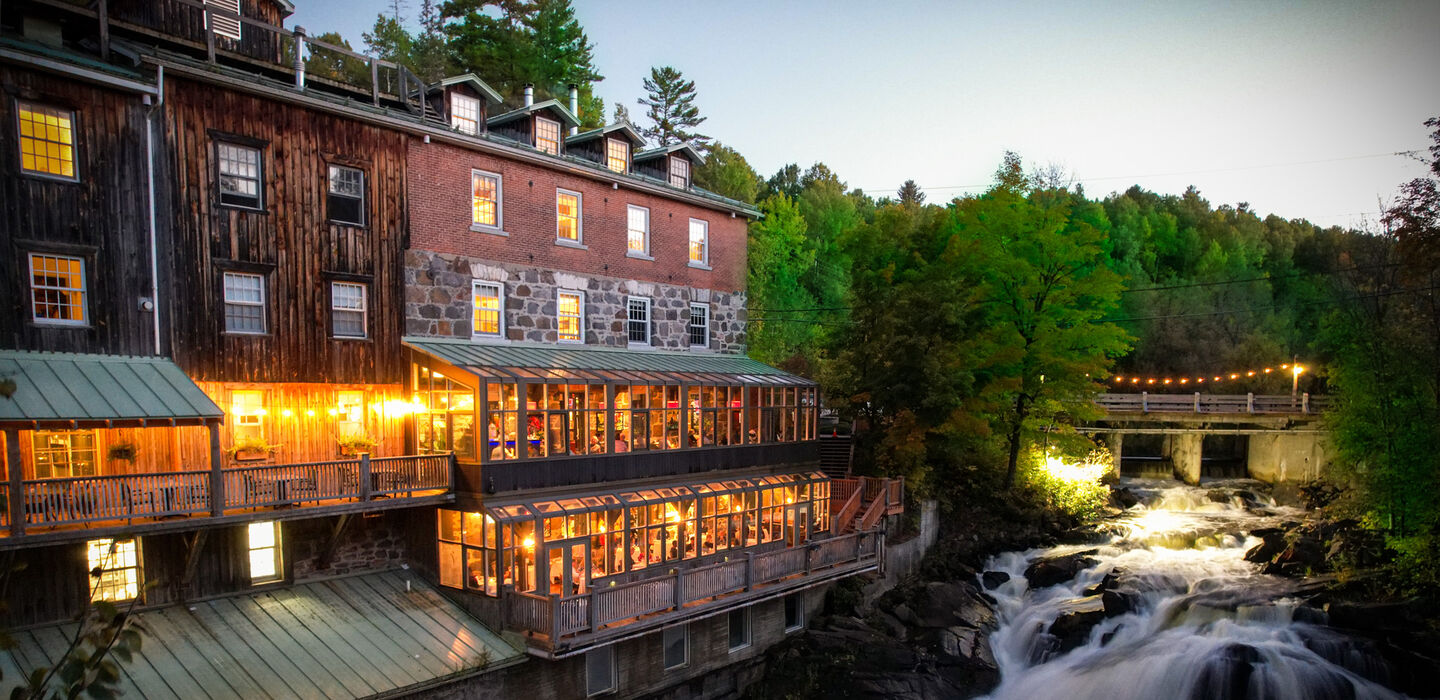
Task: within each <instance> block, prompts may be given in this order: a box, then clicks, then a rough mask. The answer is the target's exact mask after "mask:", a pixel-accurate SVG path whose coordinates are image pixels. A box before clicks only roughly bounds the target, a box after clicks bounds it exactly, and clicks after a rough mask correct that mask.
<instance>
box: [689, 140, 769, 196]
mask: <svg viewBox="0 0 1440 700" xmlns="http://www.w3.org/2000/svg"><path fill="white" fill-rule="evenodd" d="M695 184H696V185H699V186H700V187H702V188H704V189H707V190H710V191H711V192H714V193H715V194H718V195H721V196H723V197H729V198H731V199H737V200H740V201H742V202H745V203H746V204H753V203H754V202H755V195H756V194H758V193H759V192H760V176H759V175H758V174H757V173H756V172H755V169H754V168H751V167H750V164H749V163H747V162H745V156H742V155H740V153H739V152H737V151H736V150H735V149H733V148H730V147H729V146H726V145H724V144H722V143H720V142H719V141H716V142H715V143H712V144H711V145H710V153H709V155H707V156H706V158H705V162H704V163H701V164H700V165H698V166H696V167H695Z"/></svg>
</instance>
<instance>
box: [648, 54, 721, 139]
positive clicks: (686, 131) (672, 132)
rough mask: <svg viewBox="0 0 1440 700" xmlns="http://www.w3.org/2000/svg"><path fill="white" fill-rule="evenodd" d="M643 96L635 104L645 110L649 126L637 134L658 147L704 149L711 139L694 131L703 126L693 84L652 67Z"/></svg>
mask: <svg viewBox="0 0 1440 700" xmlns="http://www.w3.org/2000/svg"><path fill="white" fill-rule="evenodd" d="M645 93H646V96H645V97H642V98H640V99H638V100H636V102H637V103H639V104H640V105H642V106H643V107H645V117H646V118H647V119H649V120H650V126H648V127H644V128H642V129H641V130H640V132H641V133H642V134H644V135H645V138H647V139H649V140H650V141H651V142H653V143H655V144H656V145H660V146H669V145H671V144H676V143H692V144H694V145H695V146H697V147H699V148H702V149H703V148H705V146H706V145H707V144H708V143H709V140H710V137H708V136H705V135H703V134H700V133H699V132H696V131H694V129H695V128H696V127H698V126H700V125H701V124H702V123H704V122H705V117H702V116H700V108H699V107H696V106H695V81H693V80H686V79H685V76H683V75H681V73H680V71H678V70H676V69H674V68H672V67H670V66H660V67H658V68H654V67H652V68H651V69H650V77H648V78H646V79H645Z"/></svg>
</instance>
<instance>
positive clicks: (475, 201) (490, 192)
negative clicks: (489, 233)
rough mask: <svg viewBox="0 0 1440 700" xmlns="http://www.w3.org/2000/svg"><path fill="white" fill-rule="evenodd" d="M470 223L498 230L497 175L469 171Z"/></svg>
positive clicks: (498, 193)
mask: <svg viewBox="0 0 1440 700" xmlns="http://www.w3.org/2000/svg"><path fill="white" fill-rule="evenodd" d="M470 222H471V223H473V224H474V225H476V226H483V227H485V228H500V176H499V175H497V174H495V173H487V172H485V171H483V170H472V171H470Z"/></svg>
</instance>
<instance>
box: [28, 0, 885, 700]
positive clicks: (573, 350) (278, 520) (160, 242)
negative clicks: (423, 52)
mask: <svg viewBox="0 0 1440 700" xmlns="http://www.w3.org/2000/svg"><path fill="white" fill-rule="evenodd" d="M292 11H293V7H292V6H291V5H290V4H289V3H288V2H286V1H285V0H98V1H97V2H92V3H88V4H85V3H68V2H55V1H52V0H19V1H17V2H13V3H7V4H6V10H5V12H4V13H3V14H0V77H3V78H4V83H5V86H6V88H5V89H6V92H7V95H6V96H5V100H4V101H3V103H0V111H3V112H4V113H5V114H6V116H7V118H8V121H7V122H5V123H7V124H11V125H13V128H11V127H7V128H9V129H10V130H8V131H6V133H5V136H4V137H3V138H0V147H3V148H4V149H5V151H6V153H5V155H4V157H3V158H0V168H3V178H0V181H3V185H0V187H3V189H0V192H3V198H4V200H3V201H4V210H5V213H4V216H5V222H6V224H7V225H6V226H5V227H4V228H3V229H0V245H3V246H4V247H5V248H6V249H7V250H9V251H10V252H11V255H9V256H6V258H5V260H8V261H10V262H7V263H5V265H3V266H0V283H3V284H4V285H6V288H7V289H9V290H10V291H11V294H10V295H9V297H8V298H11V299H13V300H14V301H13V302H12V303H10V304H5V305H3V306H0V377H3V378H8V379H10V380H11V381H13V382H14V385H15V391H14V395H13V396H12V397H11V398H10V399H8V400H7V399H0V429H3V436H4V441H5V451H4V454H5V455H6V457H5V464H6V475H7V477H8V483H7V487H6V491H5V494H6V496H7V497H6V499H5V500H4V508H3V509H0V511H3V512H0V523H3V526H4V536H0V551H4V552H8V553H9V554H8V556H10V557H12V558H13V559H14V560H16V561H20V562H23V563H24V564H25V566H24V568H23V569H19V570H16V571H15V572H14V573H12V574H10V575H11V576H12V578H14V579H21V581H20V583H21V584H22V585H17V582H16V581H14V580H12V581H11V582H10V584H9V585H8V586H6V587H5V590H6V591H7V595H8V598H9V599H8V600H7V603H8V613H7V615H8V619H6V620H5V621H4V624H6V625H8V626H9V627H11V628H12V629H18V630H21V631H22V634H21V635H20V636H19V637H18V640H19V642H20V647H19V650H18V652H17V653H15V654H13V655H11V656H10V658H6V659H0V670H3V671H4V672H5V675H4V678H5V681H6V682H13V681H14V679H19V678H21V677H23V676H24V675H26V674H28V673H29V671H30V670H31V669H33V668H35V667H37V666H43V665H46V664H47V663H53V661H54V660H55V654H56V653H57V650H56V645H55V643H54V642H55V640H56V639H57V635H59V636H63V635H64V634H65V630H66V629H68V628H65V627H64V626H63V622H64V621H65V620H68V619H72V618H73V617H74V616H75V615H76V614H78V613H80V612H81V611H83V610H84V609H85V608H86V607H87V606H88V605H89V604H90V603H91V601H94V600H112V601H131V603H132V604H135V605H137V606H139V608H140V609H141V610H143V611H145V613H144V614H145V615H146V618H145V619H154V620H158V621H160V622H158V623H157V624H156V625H154V626H152V627H151V630H152V632H151V633H152V634H154V635H157V636H161V637H163V646H161V647H160V649H159V650H157V651H151V650H152V648H154V647H152V646H150V645H147V646H146V648H145V649H146V651H145V654H144V655H143V658H141V659H139V660H138V661H137V662H136V663H135V664H132V666H131V667H127V669H126V673H127V677H126V679H127V683H128V684H129V685H130V686H131V687H133V688H134V689H135V691H136V692H137V693H139V694H142V695H146V696H149V695H157V696H158V695H175V696H180V697H185V696H187V695H189V694H191V693H190V691H191V690H192V689H194V688H198V687H205V688H207V690H208V689H210V687H211V686H210V685H207V681H206V679H207V678H208V677H209V675H207V672H206V671H205V668H204V667H202V666H200V665H198V661H197V660H201V659H204V660H206V661H205V663H206V664H208V665H209V666H208V668H211V669H212V670H213V671H214V674H212V675H213V676H215V677H216V678H218V679H219V681H221V683H216V685H215V687H217V688H219V687H220V686H221V685H223V688H221V689H220V690H217V691H215V692H214V693H212V694H220V695H231V694H233V695H236V696H241V697H260V696H279V695H285V696H288V695H303V696H309V695H324V696H328V697H348V696H364V695H372V694H417V693H427V692H435V693H440V694H454V693H460V694H467V693H486V692H501V693H505V694H522V693H523V694H536V693H538V694H539V696H541V697H574V696H579V695H599V694H604V693H618V694H621V695H626V696H632V695H639V694H649V693H671V694H675V695H677V696H711V695H716V694H723V693H726V692H733V691H734V690H735V684H736V683H738V681H736V680H734V679H733V678H731V679H730V680H726V681H721V680H717V679H723V678H729V677H728V676H725V675H724V674H717V673H716V671H717V670H720V669H724V668H727V667H731V666H734V665H735V664H736V663H737V662H738V661H741V660H744V659H747V658H749V657H752V656H754V655H756V654H759V653H761V652H762V651H763V649H764V648H765V647H766V646H768V645H769V644H770V643H772V642H774V641H776V640H778V639H780V638H782V637H783V636H784V635H785V634H787V633H789V632H793V631H796V630H799V629H803V627H804V619H805V616H806V614H807V611H809V610H813V608H814V607H815V606H816V605H818V602H819V600H820V597H819V596H820V595H821V594H822V592H823V590H824V589H825V587H826V586H827V585H828V584H829V583H831V582H833V581H835V580H837V579H839V578H843V577H846V576H852V575H855V574H857V573H861V572H866V571H871V570H875V569H877V568H879V567H880V566H881V565H882V562H883V559H884V549H883V547H884V544H883V543H884V537H883V527H882V526H883V524H884V519H885V518H886V516H891V515H894V514H896V513H898V512H899V510H900V507H901V490H900V484H899V483H896V482H886V481H882V480H866V479H849V478H832V477H831V476H827V475H826V474H824V473H822V472H820V471H818V467H817V453H816V431H817V417H818V416H817V412H818V406H819V400H818V399H819V397H818V394H817V388H816V386H815V385H814V383H813V382H810V381H809V380H806V379H804V378H801V377H797V376H793V375H790V374H787V373H785V372H781V371H779V370H776V369H774V368H771V367H768V366H765V365H763V364H761V363H758V362H755V361H753V360H750V359H748V358H746V357H745V356H744V354H743V353H744V343H745V292H744V280H745V243H746V226H747V223H748V221H750V220H753V218H754V217H756V216H758V212H757V211H756V210H755V209H754V208H753V207H750V206H748V205H745V204H743V203H740V202H736V201H733V200H728V199H725V198H723V197H719V196H716V195H714V194H711V193H708V192H705V191H704V190H701V189H700V188H697V187H695V186H694V185H693V183H692V181H691V176H692V173H693V171H694V168H695V167H696V166H698V165H700V164H701V163H702V162H703V156H702V154H701V153H700V152H698V151H697V150H695V149H694V148H692V147H690V146H688V145H684V144H680V145H673V146H668V147H661V148H651V149H648V150H647V149H645V148H644V141H643V139H642V138H641V137H640V136H639V134H638V133H637V132H636V131H635V130H634V128H633V127H631V126H630V125H628V124H625V123H623V122H622V123H617V124H611V125H608V126H606V127H603V128H599V129H592V130H588V131H583V132H581V131H579V129H578V128H577V127H578V125H579V119H577V118H576V116H575V114H574V107H573V100H572V105H571V106H569V107H567V106H566V105H563V104H560V103H559V102H556V101H546V102H540V103H534V102H533V100H532V99H531V98H530V96H529V95H530V93H529V91H528V90H527V91H526V94H525V98H524V101H523V104H520V105H514V106H507V105H505V104H503V102H502V100H501V98H500V96H499V95H498V94H497V93H496V92H495V91H494V90H493V89H491V88H490V87H489V86H487V85H485V84H484V82H483V81H481V80H480V79H478V78H476V77H475V76H473V75H461V76H455V77H453V78H449V79H446V80H443V81H440V82H438V83H436V84H433V85H426V84H424V83H422V82H421V81H420V80H419V79H417V78H416V77H415V76H414V75H413V74H412V73H410V71H408V70H407V69H406V68H405V67H404V66H399V65H395V64H392V63H387V62H385V61H380V60H377V59H373V58H368V57H365V56H361V55H359V54H354V53H352V52H348V51H346V50H345V49H343V48H341V47H335V46H331V45H328V44H325V43H323V42H319V41H316V40H314V39H311V38H309V37H307V36H306V35H305V33H304V31H303V30H301V29H299V28H292V29H287V28H285V27H284V24H285V20H286V18H287V17H288V16H289V14H290V13H291V12H292ZM336 66H340V67H339V68H336ZM198 601H204V607H203V609H201V608H197V607H196V604H197V602H198ZM177 604H182V605H177ZM371 604H373V605H375V606H376V607H374V608H373V609H370V608H369V607H368V606H369V605H371ZM347 611H348V612H347ZM356 611H359V612H360V614H361V615H362V616H363V617H364V618H365V619H364V620H363V621H358V622H355V623H354V625H349V624H348V623H347V625H341V624H340V623H339V622H338V621H336V619H335V618H336V615H353V614H354V613H355V612H356ZM772 628H773V629H772ZM302 629H303V630H308V631H305V632H303V633H302V632H301V630H302ZM218 630H225V632H224V634H222V633H220V632H219V631H218ZM231 634H233V635H236V636H238V637H239V638H240V639H243V640H245V646H244V649H243V653H242V651H241V650H240V649H239V648H237V647H235V646H234V645H233V644H228V643H227V639H226V638H227V637H229V636H230V635H231ZM502 635H503V636H502ZM63 646H64V645H60V648H61V649H63ZM526 659H529V660H530V661H529V662H528V663H522V662H524V661H525V660H526ZM12 671H13V673H12Z"/></svg>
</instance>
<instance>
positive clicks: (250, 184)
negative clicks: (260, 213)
mask: <svg viewBox="0 0 1440 700" xmlns="http://www.w3.org/2000/svg"><path fill="white" fill-rule="evenodd" d="M215 154H216V159H217V161H218V162H219V171H220V203H221V204H232V205H234V206H237V207H249V208H251V209H259V208H260V207H261V197H260V149H258V148H251V147H250V146H240V145H237V144H233V143H225V142H224V141H217V142H216V143H215Z"/></svg>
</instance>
